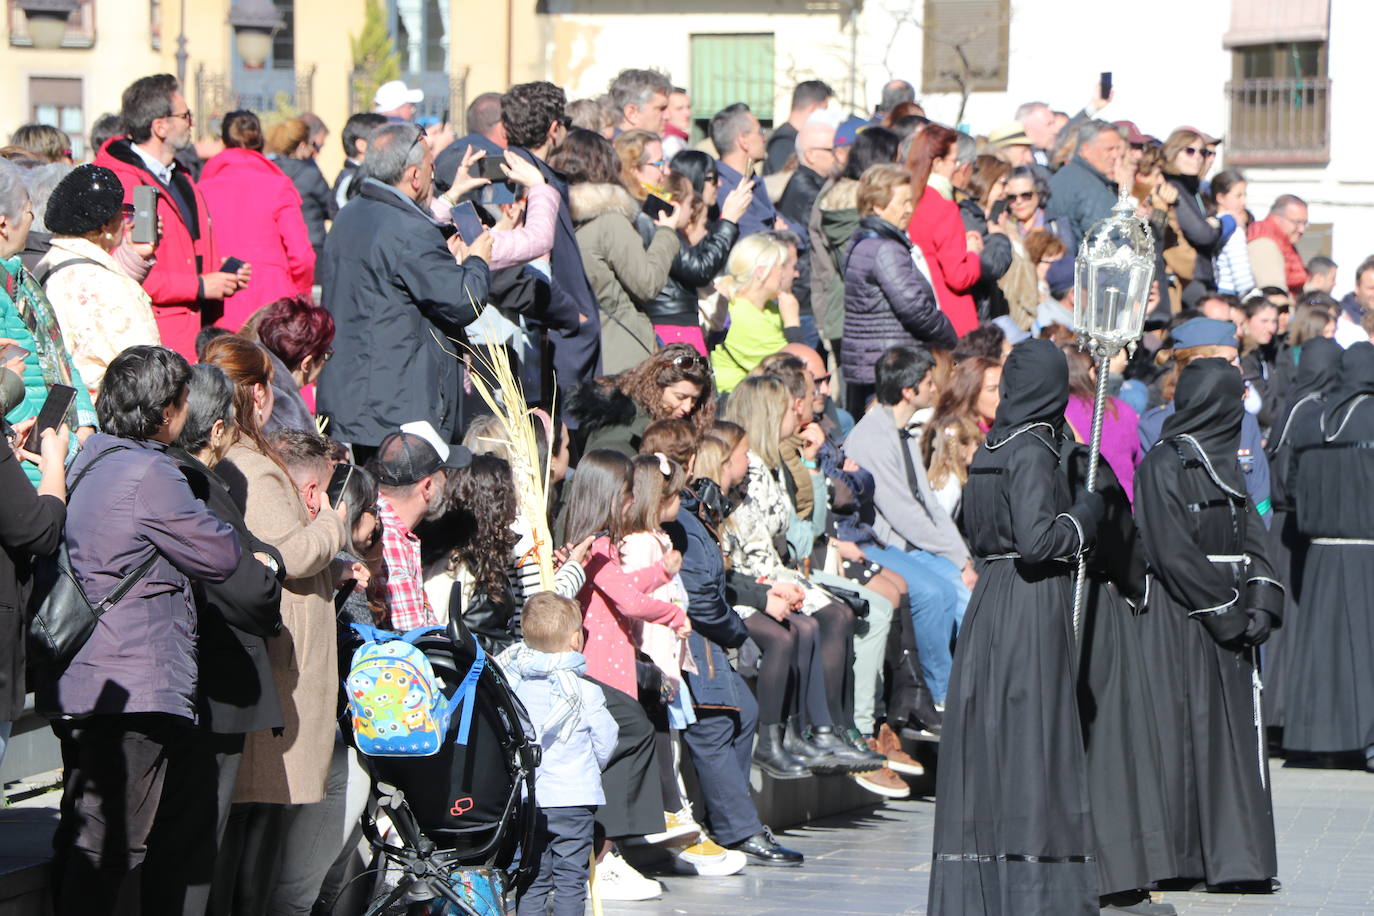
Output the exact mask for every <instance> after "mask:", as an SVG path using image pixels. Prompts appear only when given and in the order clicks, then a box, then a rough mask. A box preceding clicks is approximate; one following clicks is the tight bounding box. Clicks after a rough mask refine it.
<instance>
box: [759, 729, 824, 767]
mask: <svg viewBox="0 0 1374 916" xmlns="http://www.w3.org/2000/svg"><path fill="white" fill-rule="evenodd" d="M782 731H783V729H782V725H780V724H774V725H760V726H759V732H758V737H757V739H756V741H755V743H754V763H755V764H756V765H757V766H758V768H759V769H761V770H763V771H764V772H765V773H767V774H768V775H769V776H772V777H773V778H774V779H801V778H802V777H804V776H810V775H811V771H810V770H809V769H807V767H806V764H804V763H802V762H801V761H800V760H798V759H797V758H796V757H793V756H792V755H791V754H789V753H787V751H785V750H783V746H782Z"/></svg>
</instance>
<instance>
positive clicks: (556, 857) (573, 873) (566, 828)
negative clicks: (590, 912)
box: [516, 805, 596, 916]
mask: <svg viewBox="0 0 1374 916" xmlns="http://www.w3.org/2000/svg"><path fill="white" fill-rule="evenodd" d="M595 812H596V806H595V805H583V806H578V807H570V808H540V809H539V816H538V819H537V820H536V821H535V827H534V848H533V849H532V850H531V851H530V852H531V855H533V856H534V857H536V858H537V859H538V860H539V871H538V873H536V874H535V876H534V880H533V881H531V882H530V886H529V887H528V888H526V889H525V893H524V894H523V895H522V896H521V897H520V904H519V907H518V909H517V910H516V913H517V914H518V916H545V914H547V913H548V905H549V895H550V894H552V895H553V916H582V914H583V912H585V910H586V906H587V875H588V873H589V872H590V871H591V860H592V834H593V833H594V832H595V829H596V822H595V820H594V818H595Z"/></svg>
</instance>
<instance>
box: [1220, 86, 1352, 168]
mask: <svg viewBox="0 0 1374 916" xmlns="http://www.w3.org/2000/svg"><path fill="white" fill-rule="evenodd" d="M1226 94H1227V96H1228V98H1229V99H1230V102H1231V128H1230V130H1228V131H1227V132H1226V161H1227V162H1229V163H1234V164H1236V165H1309V164H1322V163H1325V162H1328V161H1330V159H1331V105H1330V97H1331V80H1329V79H1316V78H1311V79H1309V78H1301V79H1248V80H1237V81H1235V82H1231V83H1227V84H1226Z"/></svg>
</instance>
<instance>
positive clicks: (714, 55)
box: [691, 33, 773, 123]
mask: <svg viewBox="0 0 1374 916" xmlns="http://www.w3.org/2000/svg"><path fill="white" fill-rule="evenodd" d="M691 42H692V109H693V112H694V113H695V115H696V116H697V117H698V118H708V119H709V118H710V117H711V115H713V114H715V113H716V112H717V111H720V110H721V109H722V108H724V107H726V106H727V105H733V104H735V103H736V102H744V103H745V104H746V105H748V106H749V107H750V109H752V110H753V112H754V114H755V115H756V116H757V117H758V118H759V120H761V121H764V122H765V123H767V122H769V121H771V120H772V118H773V35H772V33H765V34H755V35H693V36H692V37H691Z"/></svg>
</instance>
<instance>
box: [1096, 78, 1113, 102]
mask: <svg viewBox="0 0 1374 916" xmlns="http://www.w3.org/2000/svg"><path fill="white" fill-rule="evenodd" d="M1097 97H1098V98H1100V99H1102V101H1104V102H1105V101H1106V100H1107V99H1109V98H1111V97H1112V73H1111V71H1110V70H1108V71H1105V72H1104V73H1103V74H1102V79H1101V81H1100V82H1099V84H1098V87H1097Z"/></svg>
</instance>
